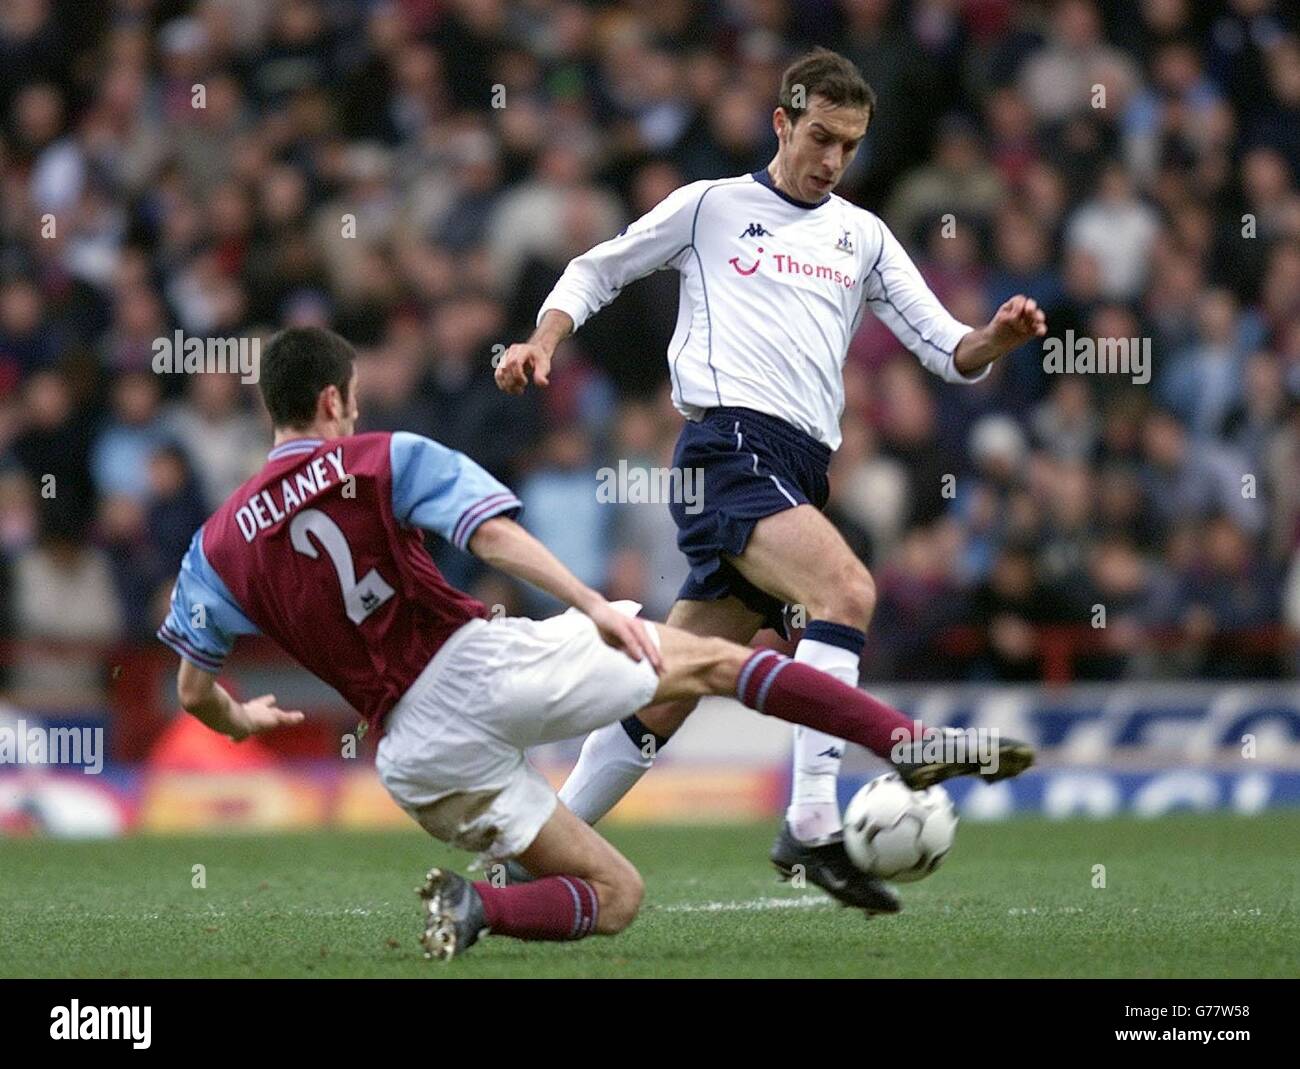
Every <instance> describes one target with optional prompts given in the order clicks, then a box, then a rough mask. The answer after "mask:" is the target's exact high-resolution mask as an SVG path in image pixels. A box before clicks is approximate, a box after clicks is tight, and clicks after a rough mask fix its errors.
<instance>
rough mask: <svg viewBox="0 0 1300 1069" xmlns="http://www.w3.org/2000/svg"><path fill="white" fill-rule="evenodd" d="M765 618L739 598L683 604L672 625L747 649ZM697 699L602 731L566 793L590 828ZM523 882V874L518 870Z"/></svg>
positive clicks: (585, 749)
mask: <svg viewBox="0 0 1300 1069" xmlns="http://www.w3.org/2000/svg"><path fill="white" fill-rule="evenodd" d="M761 624H762V618H761V617H760V616H759V614H758V613H756V612H754V611H753V610H752V609H748V608H746V607H745V606H744V604H743V603H742V602H741V601H740V600H739V599H738V598H734V597H728V598H722V599H720V600H718V601H679V602H677V603H676V604H675V605H673V607H672V609H671V611H670V612H669V614H668V625H669V626H670V627H673V628H677V629H679V630H682V631H688V632H690V633H691V634H695V635H715V636H718V637H720V638H726V639H730V640H731V641H732V642H736V643H739V644H741V645H744V644H746V643H748V642H749V640H750V639H751V638H753V637H754V635H755V633H756V632H757V631H758V629H759V626H760V625H761ZM696 701H697V699H695V698H687V699H684V700H682V701H677V702H668V703H665V704H660V705H652V706H649V707H647V708H645V709H642V710H640V712H638V713H634V714H633V715H632V716H628V717H624V718H623V719H622V720H621V721H619V722H618V723H614V724H608V725H606V726H605V727H603V728H598V729H597V730H596V731H593V732H592V733H591V734H590V735H588V736H587V739H586V741H585V742H584V743H583V745H582V753H581V755H580V756H579V757H578V763H577V765H575V766H574V769H573V771H572V772H570V773H569V778H568V779H566V780H565V781H564V786H562V787H561V788H560V800H561V801H562V802H564V804H565V805H567V806H568V807H569V808H570V809H571V810H573V812H574V813H575V814H577V815H578V816H579V817H581V818H582V819H583V820H585V821H586V822H587V823H588V824H595V823H596V822H597V821H599V820H600V819H602V818H603V817H604V816H605V814H606V813H608V812H609V811H610V810H611V809H613V808H614V806H615V804H616V803H617V802H618V801H619V799H621V798H622V797H623V796H624V795H625V794H627V792H628V791H630V790H631V789H632V788H633V787H634V786H636V784H637V781H639V780H640V779H641V777H642V776H644V775H645V774H646V772H647V771H648V770H649V768H650V766H651V765H652V764H653V763H654V759H655V756H656V755H657V754H658V752H659V750H660V749H661V748H662V747H663V746H664V745H665V744H666V743H667V741H668V739H669V738H670V737H671V736H672V734H673V732H675V731H676V730H677V729H678V728H679V727H680V726H681V724H682V721H684V720H685V719H686V717H687V716H688V715H690V713H691V711H692V710H693V709H694V708H695V703H696ZM512 874H513V875H514V876H515V877H516V878H517V877H518V876H519V875H521V874H520V873H518V872H517V870H515V869H514V868H513V867H512Z"/></svg>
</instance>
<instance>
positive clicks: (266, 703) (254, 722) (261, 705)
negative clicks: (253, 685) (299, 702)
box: [231, 694, 306, 742]
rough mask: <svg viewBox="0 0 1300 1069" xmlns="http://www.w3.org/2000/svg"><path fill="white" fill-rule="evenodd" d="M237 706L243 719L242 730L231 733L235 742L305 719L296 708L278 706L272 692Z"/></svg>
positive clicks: (299, 722) (298, 722)
mask: <svg viewBox="0 0 1300 1069" xmlns="http://www.w3.org/2000/svg"><path fill="white" fill-rule="evenodd" d="M239 708H240V712H241V713H242V714H243V715H242V717H241V718H240V719H241V720H242V721H243V728H244V730H243V731H242V732H241V733H240V734H235V735H231V738H232V739H234V740H235V741H236V742H239V741H240V740H241V739H246V738H248V736H249V735H257V734H259V733H260V732H263V731H270V730H272V729H273V728H278V727H285V726H287V725H289V724H301V723H302V722H303V721H304V720H305V719H306V717H305V716H304V715H303V714H302V713H301V712H299V711H298V710H297V709H280V708H278V707H277V706H276V704H275V695H274V694H263V695H262V696H261V697H260V698H254V699H253V700H252V701H247V702H243V703H242V704H241V705H240V707H239Z"/></svg>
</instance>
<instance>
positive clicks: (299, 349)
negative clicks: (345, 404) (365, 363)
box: [259, 327, 357, 430]
mask: <svg viewBox="0 0 1300 1069" xmlns="http://www.w3.org/2000/svg"><path fill="white" fill-rule="evenodd" d="M356 358H357V353H356V350H355V349H353V348H352V346H351V344H350V343H349V342H348V341H347V340H346V339H345V338H341V337H339V336H338V335H337V334H335V333H334V332H333V331H332V330H326V329H325V328H324V327H288V328H286V329H285V330H282V331H280V333H278V334H277V335H275V337H273V338H272V339H271V340H270V341H269V342H267V343H266V349H265V351H264V352H263V353H262V362H261V368H260V378H259V382H260V385H261V388H262V399H263V400H264V401H266V409H267V411H268V412H270V413H271V422H272V423H273V424H274V425H275V426H276V427H290V428H293V429H295V430H301V429H302V428H303V427H306V426H309V425H310V424H311V422H312V420H314V419H315V418H316V400H317V398H319V397H320V392H321V390H323V389H325V387H326V386H337V387H338V391H339V393H340V394H342V395H343V400H344V401H347V399H348V386H349V385H350V384H351V382H352V367H353V364H354V363H355V361H356Z"/></svg>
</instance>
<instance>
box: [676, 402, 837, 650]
mask: <svg viewBox="0 0 1300 1069" xmlns="http://www.w3.org/2000/svg"><path fill="white" fill-rule="evenodd" d="M830 459H831V451H830V449H829V448H828V447H827V446H825V445H823V444H822V443H821V442H819V441H817V439H816V438H813V437H811V436H810V435H807V434H805V433H804V432H803V431H801V430H799V429H797V428H795V427H792V426H791V425H790V424H788V423H786V422H785V421H784V420H782V419H778V418H777V417H775V416H769V415H766V414H765V413H762V412H755V411H753V410H752V409H748V408H710V409H709V410H708V411H707V412H705V414H704V418H703V419H701V420H700V421H699V422H698V423H696V422H690V421H688V422H687V424H686V426H685V427H683V428H682V433H681V436H680V437H679V438H678V439H677V448H676V450H675V451H674V453H673V466H674V467H675V468H678V469H679V470H682V471H685V470H686V469H688V468H698V469H700V471H701V472H702V475H703V483H702V485H703V490H702V495H701V499H702V500H701V502H700V503H701V504H702V506H703V507H702V508H701V509H700V511H699V512H697V513H695V514H694V515H691V514H688V513H687V511H686V508H687V504H686V503H685V502H674V503H673V504H672V505H671V506H670V511H671V512H672V516H673V522H675V523H676V524H677V545H678V548H680V549H681V551H682V552H683V553H685V554H686V559H687V560H688V561H689V562H690V565H691V574H690V575H689V576H688V577H687V579H686V582H685V583H683V584H682V589H681V590H680V591H679V592H678V594H677V597H678V598H679V599H680V600H683V601H717V600H719V599H721V598H725V597H727V596H729V595H734V596H735V597H737V598H739V599H740V600H741V601H742V602H744V603H745V605H747V606H748V607H749V608H751V609H753V610H754V611H755V612H758V613H761V614H762V616H763V621H764V625H765V626H767V627H773V628H776V629H777V630H778V631H780V632H782V633H783V634H784V633H785V627H784V623H783V621H782V610H783V609H784V605H783V604H782V602H781V601H780V599H778V598H775V597H773V596H772V595H771V594H768V593H767V592H766V591H763V590H759V589H758V587H756V586H754V584H752V583H750V582H749V581H748V580H747V579H745V578H744V577H743V576H742V575H741V574H740V573H739V572H738V571H736V569H735V568H734V567H733V566H732V565H731V564H730V563H729V562H728V561H727V560H725V559H724V557H723V554H727V553H729V554H731V555H733V556H738V555H739V554H740V553H741V552H743V551H744V548H745V545H746V544H747V543H748V542H749V536H750V534H751V533H752V532H753V530H754V525H755V524H756V523H757V522H758V521H759V520H761V519H762V518H763V517H764V516H771V515H773V514H774V513H777V512H783V511H785V510H786V509H791V508H794V507H795V506H796V505H813V506H815V507H816V508H818V509H822V508H825V507H826V498H827V496H828V494H829V493H830V485H829V483H828V482H827V478H826V469H827V467H828V465H829V464H830Z"/></svg>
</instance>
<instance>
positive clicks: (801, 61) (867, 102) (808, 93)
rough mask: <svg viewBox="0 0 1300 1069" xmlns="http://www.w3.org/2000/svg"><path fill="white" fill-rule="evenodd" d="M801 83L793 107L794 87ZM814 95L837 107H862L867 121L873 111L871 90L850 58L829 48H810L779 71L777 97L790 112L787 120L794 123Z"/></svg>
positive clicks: (873, 94)
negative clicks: (798, 96)
mask: <svg viewBox="0 0 1300 1069" xmlns="http://www.w3.org/2000/svg"><path fill="white" fill-rule="evenodd" d="M797 86H802V87H803V93H802V96H801V98H800V99H801V100H802V106H801V107H795V104H794V100H795V91H796V87H797ZM814 96H821V97H825V98H826V100H827V101H829V102H830V103H831V104H834V105H836V106H837V107H850V108H866V109H867V122H871V119H872V116H874V115H875V114H876V94H875V91H874V90H873V89H872V88H871V86H869V85H868V84H867V82H866V79H864V78H863V77H862V73H861V72H860V71H859V70H858V68H857V67H856V66H855V65H854V63H853V61H852V60H850V59H847V58H846V57H844V56H841V55H840V54H839V53H838V52H832V51H831V50H830V49H829V48H814V49H813V50H812V51H811V52H805V53H804V54H803V55H802V56H800V57H799V58H798V59H796V60H795V61H794V62H793V63H791V64H790V66H788V67H786V69H785V73H784V74H782V75H781V97H780V100H779V101H778V103H780V105H781V107H782V108H783V109H784V110H785V113H786V114H787V115H788V116H790V122H791V124H794V123H797V122H798V121H799V118H800V116H802V115H803V113H804V112H805V111H807V110H808V102H809V101H810V100H812V98H813V97H814Z"/></svg>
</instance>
